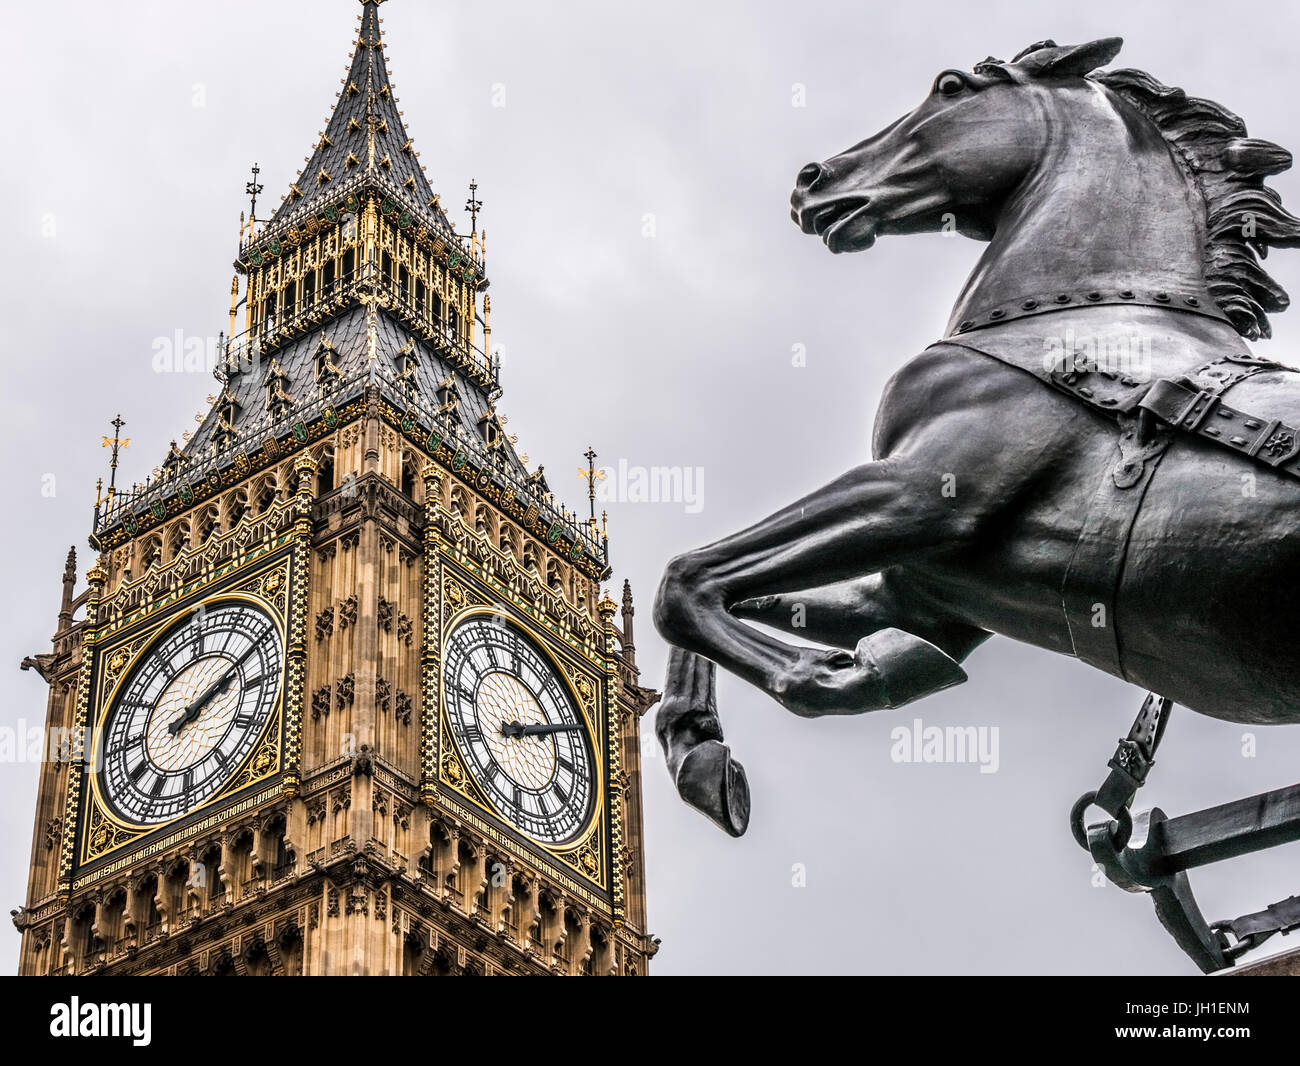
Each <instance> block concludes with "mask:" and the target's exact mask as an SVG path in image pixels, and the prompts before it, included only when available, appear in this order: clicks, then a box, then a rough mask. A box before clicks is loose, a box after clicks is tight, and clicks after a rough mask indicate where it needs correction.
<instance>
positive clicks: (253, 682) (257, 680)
mask: <svg viewBox="0 0 1300 1066" xmlns="http://www.w3.org/2000/svg"><path fill="white" fill-rule="evenodd" d="M265 676H266V675H265V674H258V675H257V676H256V677H250V678H249V679H248V680H247V681H245V682H244V688H252V687H253V686H254V685H260V684H261V683H262V679H263V678H264V677H265Z"/></svg>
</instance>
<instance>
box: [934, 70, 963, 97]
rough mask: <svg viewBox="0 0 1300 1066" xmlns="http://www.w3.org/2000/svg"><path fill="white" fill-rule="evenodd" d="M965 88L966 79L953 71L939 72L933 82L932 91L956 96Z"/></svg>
mask: <svg viewBox="0 0 1300 1066" xmlns="http://www.w3.org/2000/svg"><path fill="white" fill-rule="evenodd" d="M965 88H966V79H965V78H963V77H962V76H961V75H960V74H956V73H954V72H953V71H951V70H949V71H945V72H944V73H942V74H940V75H939V77H938V78H937V79H935V83H934V91H935V92H937V93H941V94H942V95H944V96H956V95H957V94H958V93H959V92H961V91H962V90H963V89H965Z"/></svg>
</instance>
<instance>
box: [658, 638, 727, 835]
mask: <svg viewBox="0 0 1300 1066" xmlns="http://www.w3.org/2000/svg"><path fill="white" fill-rule="evenodd" d="M714 681H715V677H714V666H713V663H711V662H710V661H709V660H708V659H706V658H704V656H702V655H696V654H695V653H694V652H689V651H684V650H683V649H681V648H671V649H670V650H669V652H668V674H667V678H666V679H665V682H664V700H663V703H662V704H660V706H659V713H658V714H657V715H655V735H656V736H658V738H659V743H660V745H661V746H662V747H663V749H664V757H665V759H666V760H667V762H668V773H669V775H670V776H671V777H672V779H673V784H674V785H676V787H677V792H678V795H680V796H681V797H682V799H684V800H685V801H686V802H687V803H688V804H690V805H691V806H692V807H694V808H695V809H696V810H697V811H699V812H700V813H701V814H703V815H705V816H706V817H708V818H709V819H710V820H711V821H712V822H713V823H714V824H716V825H717V826H719V827H720V828H722V829H723V830H725V831H726V832H728V833H730V834H731V835H732V836H737V837H738V836H740V835H741V834H742V833H744V831H745V828H746V826H748V825H749V782H748V781H747V779H746V778H745V769H744V767H743V766H741V765H740V763H739V762H737V761H736V760H735V759H733V758H732V757H731V749H730V748H728V747H727V745H726V744H724V743H723V742H722V722H721V721H720V720H719V718H718V708H717V703H716V702H715V697H714Z"/></svg>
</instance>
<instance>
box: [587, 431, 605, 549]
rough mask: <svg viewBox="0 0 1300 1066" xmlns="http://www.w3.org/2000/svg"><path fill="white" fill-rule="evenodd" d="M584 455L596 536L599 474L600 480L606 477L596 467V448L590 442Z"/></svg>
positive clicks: (588, 495)
mask: <svg viewBox="0 0 1300 1066" xmlns="http://www.w3.org/2000/svg"><path fill="white" fill-rule="evenodd" d="M582 455H583V458H585V459H586V460H587V469H586V470H583V471H582V473H583V474H585V475H586V478H587V502H588V503H589V504H590V505H591V518H590V521H591V531H592V535H593V536H594V535H595V532H596V481H597V480H598V477H597V475H599V480H602V481H603V480H604V478H605V474H604V472H603V471H600V470H597V469H596V450H595V449H594V448H593V447H592V446H591V445H590V444H588V445H587V450H586V451H585V452H583V453H582Z"/></svg>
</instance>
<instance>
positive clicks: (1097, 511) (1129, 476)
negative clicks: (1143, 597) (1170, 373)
mask: <svg viewBox="0 0 1300 1066" xmlns="http://www.w3.org/2000/svg"><path fill="white" fill-rule="evenodd" d="M1119 423H1120V431H1121V432H1120V440H1119V446H1118V450H1119V460H1118V461H1117V462H1116V463H1115V464H1114V465H1113V466H1112V467H1111V468H1110V469H1108V470H1107V472H1106V473H1105V475H1103V477H1102V479H1101V486H1100V488H1098V489H1097V492H1096V494H1095V495H1094V496H1093V498H1092V502H1091V503H1090V504H1089V506H1088V513H1087V516H1086V517H1085V518H1084V522H1083V527H1082V529H1080V531H1079V537H1078V539H1077V540H1076V541H1075V544H1074V551H1073V552H1072V553H1071V555H1070V562H1069V564H1068V566H1067V567H1066V570H1065V577H1064V578H1063V579H1062V582H1061V610H1062V613H1063V614H1064V615H1065V623H1066V626H1067V628H1068V629H1069V631H1070V641H1071V643H1072V644H1073V646H1074V654H1075V656H1076V657H1077V658H1079V659H1081V660H1082V661H1084V662H1086V663H1089V664H1090V665H1092V666H1095V667H1097V668H1098V669H1100V670H1105V671H1106V672H1107V673H1108V674H1111V675H1113V676H1115V677H1122V678H1124V679H1125V680H1127V679H1128V675H1127V674H1126V673H1125V671H1124V665H1123V660H1122V657H1121V652H1120V634H1119V628H1118V626H1117V624H1116V618H1115V601H1116V598H1117V596H1118V594H1119V585H1120V579H1121V577H1122V575H1123V573H1124V566H1125V563H1126V561H1127V555H1128V545H1129V538H1130V536H1131V534H1132V532H1133V523H1134V522H1135V521H1136V520H1137V516H1138V511H1139V510H1141V507H1142V500H1143V498H1144V497H1145V496H1146V491H1147V488H1148V487H1149V486H1150V484H1151V480H1152V478H1153V477H1154V476H1155V472H1156V467H1158V466H1159V465H1160V460H1161V458H1163V456H1164V454H1165V452H1166V451H1167V450H1168V448H1169V444H1170V442H1171V440H1172V434H1170V433H1169V432H1168V431H1167V430H1163V427H1162V431H1161V432H1159V433H1157V434H1156V435H1155V436H1154V437H1152V438H1150V439H1145V440H1144V435H1143V434H1142V433H1141V432H1140V431H1139V416H1137V415H1127V414H1121V415H1120V416H1119Z"/></svg>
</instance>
